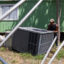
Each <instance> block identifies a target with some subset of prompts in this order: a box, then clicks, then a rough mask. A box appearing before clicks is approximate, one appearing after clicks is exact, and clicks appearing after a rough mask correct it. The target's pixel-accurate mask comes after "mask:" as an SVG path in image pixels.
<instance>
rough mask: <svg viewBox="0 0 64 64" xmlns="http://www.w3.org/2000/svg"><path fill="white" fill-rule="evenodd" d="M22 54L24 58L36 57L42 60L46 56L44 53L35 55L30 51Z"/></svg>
mask: <svg viewBox="0 0 64 64" xmlns="http://www.w3.org/2000/svg"><path fill="white" fill-rule="evenodd" d="M20 56H21V57H23V58H24V59H35V60H37V59H38V60H42V59H43V57H44V54H41V55H36V56H33V55H31V54H30V53H20Z"/></svg>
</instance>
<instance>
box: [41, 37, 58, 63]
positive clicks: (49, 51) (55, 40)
mask: <svg viewBox="0 0 64 64" xmlns="http://www.w3.org/2000/svg"><path fill="white" fill-rule="evenodd" d="M56 39H57V36H56V37H55V38H54V40H53V42H52V44H51V45H50V47H49V49H48V51H47V53H46V54H45V56H44V58H43V60H42V62H41V64H44V62H45V60H46V58H47V56H48V54H49V52H50V50H51V48H52V47H53V45H54V43H55V41H56Z"/></svg>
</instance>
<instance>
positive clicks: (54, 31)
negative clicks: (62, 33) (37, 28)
mask: <svg viewBox="0 0 64 64" xmlns="http://www.w3.org/2000/svg"><path fill="white" fill-rule="evenodd" d="M54 32H55V33H56V32H58V25H57V24H56V30H54Z"/></svg>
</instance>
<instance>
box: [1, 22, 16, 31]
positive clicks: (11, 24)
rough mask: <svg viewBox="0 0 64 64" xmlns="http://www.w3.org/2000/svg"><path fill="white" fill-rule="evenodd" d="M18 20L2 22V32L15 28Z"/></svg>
mask: <svg viewBox="0 0 64 64" xmlns="http://www.w3.org/2000/svg"><path fill="white" fill-rule="evenodd" d="M15 24H16V22H0V32H5V31H7V30H11V29H13V27H14V26H15Z"/></svg>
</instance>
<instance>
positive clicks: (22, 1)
mask: <svg viewBox="0 0 64 64" xmlns="http://www.w3.org/2000/svg"><path fill="white" fill-rule="evenodd" d="M25 1H26V0H21V1H19V2H18V3H17V4H15V5H14V6H13V7H12V8H10V10H8V11H7V12H5V14H3V15H2V16H1V17H0V21H1V20H3V19H4V18H5V17H6V16H8V15H9V14H10V13H11V12H12V11H13V10H15V9H16V8H17V7H19V6H20V5H21V4H22V3H24V2H25Z"/></svg>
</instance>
